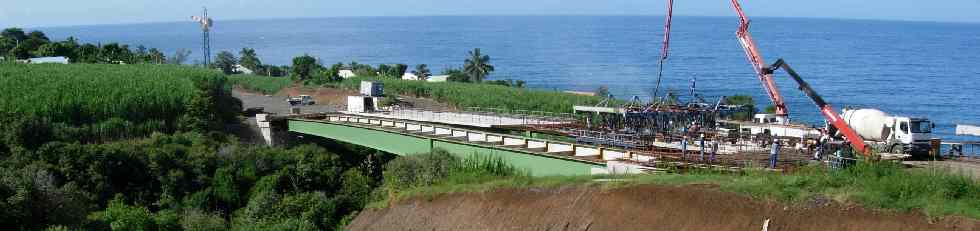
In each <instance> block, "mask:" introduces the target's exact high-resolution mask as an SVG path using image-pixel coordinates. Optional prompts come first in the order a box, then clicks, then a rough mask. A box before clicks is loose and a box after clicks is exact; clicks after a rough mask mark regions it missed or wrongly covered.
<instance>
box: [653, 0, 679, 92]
mask: <svg viewBox="0 0 980 231" xmlns="http://www.w3.org/2000/svg"><path fill="white" fill-rule="evenodd" d="M666 18H667V19H665V20H664V43H663V49H662V50H660V61H659V63H660V66H659V68H657V88H655V89H654V90H653V99H650V100H651V101H656V100H657V94H659V93H660V79H661V78H662V77H663V75H664V61H667V53H668V51H669V50H670V49H669V48H670V23H671V21H672V20H673V18H674V0H667V16H666Z"/></svg>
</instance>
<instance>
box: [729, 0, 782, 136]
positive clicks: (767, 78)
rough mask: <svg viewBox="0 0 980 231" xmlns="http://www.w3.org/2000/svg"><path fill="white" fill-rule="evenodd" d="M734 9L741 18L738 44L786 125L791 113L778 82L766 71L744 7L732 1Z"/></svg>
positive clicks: (736, 0)
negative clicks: (750, 31)
mask: <svg viewBox="0 0 980 231" xmlns="http://www.w3.org/2000/svg"><path fill="white" fill-rule="evenodd" d="M732 7H733V8H735V12H738V17H739V26H738V32H736V33H735V34H736V36H737V37H738V42H739V43H741V44H742V49H744V50H745V56H746V57H748V59H749V63H751V64H752V69H753V70H754V71H755V73H756V75H758V76H759V81H761V82H762V86H763V87H764V88H765V89H766V93H767V94H769V99H770V100H772V104H773V105H774V106H775V107H776V116H777V117H781V119H782V121H783V122H784V123H785V122H787V121H788V120H787V117H788V116H789V111H788V110H787V109H786V103H785V102H784V101H783V96H782V95H780V94H779V88H778V87H776V82H775V81H773V78H772V74H771V73H769V72H767V71H766V70H765V68H766V67H765V60H763V59H762V53H760V52H759V49H758V48H757V46H756V45H755V40H753V39H752V34H750V33H749V18H748V17H746V16H745V12H744V11H742V5H741V4H739V3H738V0H732Z"/></svg>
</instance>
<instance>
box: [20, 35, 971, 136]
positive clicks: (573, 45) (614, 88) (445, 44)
mask: <svg viewBox="0 0 980 231" xmlns="http://www.w3.org/2000/svg"><path fill="white" fill-rule="evenodd" d="M662 23H663V18H662V16H446V17H350V18H316V19H277V20H241V21H223V20H221V19H220V16H219V17H218V18H216V23H215V27H214V28H213V30H212V34H211V37H212V53H217V52H218V51H223V50H227V51H232V52H234V53H236V54H237V51H238V50H240V49H241V48H242V47H250V48H254V49H256V51H257V52H258V53H259V56H260V58H261V59H262V61H263V62H264V63H267V64H289V63H290V60H291V58H292V57H295V56H299V55H303V54H310V55H312V56H314V57H318V58H319V59H320V61H321V62H322V63H324V64H330V63H336V62H344V63H349V62H351V61H356V62H359V63H368V64H381V63H405V64H408V65H409V66H411V67H414V66H415V65H416V64H423V63H424V64H428V65H429V66H430V68H431V69H433V71H434V72H436V73H438V72H440V71H441V70H442V69H445V68H447V67H459V66H461V65H462V64H463V60H464V59H465V58H466V57H467V51H469V50H472V49H473V48H481V49H482V51H483V53H485V54H488V55H490V57H491V63H492V64H493V65H494V66H495V67H496V72H494V73H493V74H492V75H491V76H490V79H520V80H525V81H527V84H528V86H529V87H531V88H539V89H549V90H551V89H558V90H579V91H592V90H594V89H596V88H597V87H599V86H600V85H605V86H608V87H609V89H610V90H611V92H612V93H613V94H615V95H616V97H618V98H632V97H633V96H639V97H641V98H644V99H648V98H650V95H651V92H652V91H653V88H654V86H655V84H656V78H657V70H658V69H657V58H658V56H659V53H660V43H661V37H662V33H663V24H662ZM737 26H738V20H737V19H736V18H735V17H675V19H674V25H673V27H674V29H673V34H672V45H671V54H670V58H669V59H668V61H667V63H666V64H665V65H664V78H663V81H664V86H665V88H667V89H671V90H672V91H674V92H676V93H677V94H679V95H681V99H683V100H687V99H689V98H690V93H689V92H690V86H691V82H692V80H696V83H697V84H696V86H697V88H696V89H695V90H696V92H697V93H698V94H702V95H704V96H705V98H706V100H708V101H714V100H717V98H718V97H719V96H723V95H732V94H750V95H752V96H753V97H754V98H755V100H756V102H759V103H761V104H765V103H768V102H769V100H768V98H767V97H766V96H765V93H764V90H763V88H762V85H761V83H760V82H759V81H758V80H757V78H756V77H755V75H754V73H753V71H752V69H751V67H750V66H749V64H748V62H747V61H746V58H745V56H744V54H743V52H742V49H741V47H740V46H739V44H738V42H737V40H736V39H735V31H736V29H737ZM33 29H41V30H44V31H45V32H47V33H48V35H49V36H50V37H52V39H64V38H66V37H68V36H75V37H76V38H78V39H80V40H81V41H84V42H93V43H94V42H103V43H105V42H121V43H126V44H130V45H131V46H133V47H135V46H136V45H139V44H142V45H144V46H146V47H156V48H160V49H162V50H164V51H165V53H167V54H168V55H170V54H172V53H173V52H174V51H176V50H177V49H189V50H191V51H192V52H193V54H192V55H191V56H192V59H197V60H200V59H201V58H200V54H201V53H202V52H200V30H199V27H198V26H197V25H196V24H195V23H193V22H174V23H153V24H131V25H94V26H72V27H53V28H33ZM751 31H752V33H753V35H754V37H755V39H756V41H757V42H758V45H759V46H760V48H761V51H762V53H763V55H764V57H765V58H766V62H769V63H771V62H773V61H775V60H776V59H777V58H784V59H786V60H787V62H789V63H790V64H791V65H792V66H793V67H794V68H795V69H796V70H797V72H799V73H800V74H801V75H802V76H803V78H804V79H805V80H807V81H808V82H810V84H811V85H812V86H813V87H814V88H815V89H816V90H817V92H819V93H820V94H821V95H822V96H823V97H824V98H825V99H827V101H829V102H830V103H831V104H833V105H834V106H836V107H838V108H840V107H844V106H848V107H873V108H879V109H882V110H884V111H886V112H889V113H892V114H898V115H906V116H917V117H928V118H930V119H932V120H933V121H934V122H936V123H937V130H936V132H937V133H939V134H941V135H942V136H943V137H944V138H946V139H953V137H952V136H951V134H952V133H953V130H954V126H955V124H958V123H965V124H980V83H978V81H980V24H965V23H939V22H899V21H871V20H838V19H802V18H766V17H754V18H753V21H752V27H751ZM777 79H778V85H779V86H780V88H781V92H782V93H783V95H784V96H785V97H786V99H787V101H788V107H789V110H790V114H791V118H792V119H793V120H795V121H797V122H806V123H812V124H817V123H821V122H822V121H823V119H822V117H820V115H819V114H818V113H819V112H818V110H817V108H816V107H815V106H814V105H813V103H812V102H811V101H810V100H809V99H808V98H807V97H806V96H804V95H803V93H802V92H800V91H799V90H797V88H796V84H795V82H793V81H792V80H790V79H789V77H788V76H786V75H784V74H781V73H780V74H778V75H777Z"/></svg>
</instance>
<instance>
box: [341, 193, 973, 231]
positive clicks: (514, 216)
mask: <svg viewBox="0 0 980 231" xmlns="http://www.w3.org/2000/svg"><path fill="white" fill-rule="evenodd" d="M766 220H768V221H769V223H768V224H769V226H768V230H861V231H874V230H889V231H893V230H980V222H978V221H977V220H972V219H966V218H959V217H948V218H942V219H938V220H935V221H933V222H931V223H930V221H929V219H928V218H926V217H925V216H924V215H922V214H915V213H889V212H880V211H874V210H868V209H863V208H861V207H858V206H851V205H839V204H836V203H833V202H831V201H829V200H814V201H811V202H809V203H806V204H803V205H793V206H789V205H785V204H782V203H777V202H771V201H759V200H753V199H751V198H748V197H744V196H739V195H736V194H734V193H727V192H720V191H718V190H717V189H716V188H715V187H714V186H710V185H690V186H676V187H675V186H657V185H643V186H632V187H626V188H617V189H602V188H601V187H598V186H576V187H562V188H530V189H498V190H495V191H490V192H483V193H456V194H448V195H440V196H435V197H432V198H419V199H413V200H407V201H402V202H398V203H396V204H395V205H392V206H390V207H389V208H387V209H380V210H379V209H367V210H365V211H362V212H361V213H360V215H359V216H358V217H357V218H356V219H355V220H354V221H353V222H352V223H351V224H350V226H348V227H347V230H616V231H621V230H763V226H764V224H765V222H766Z"/></svg>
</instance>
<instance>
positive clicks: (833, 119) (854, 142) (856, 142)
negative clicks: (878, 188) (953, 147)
mask: <svg viewBox="0 0 980 231" xmlns="http://www.w3.org/2000/svg"><path fill="white" fill-rule="evenodd" d="M732 2H735V1H732ZM780 68H782V69H783V70H784V71H786V73H787V74H789V76H790V77H792V78H793V80H794V81H796V83H797V84H799V85H800V91H803V94H806V96H809V97H810V99H811V100H813V103H814V104H816V105H817V107H818V108H820V113H821V114H822V115H823V116H824V118H826V119H827V122H828V123H830V124H831V125H833V126H834V128H837V130H838V131H839V132H840V133H841V134H843V135H844V137H845V138H846V139H847V141H848V142H850V143H851V146H852V147H854V150H855V151H857V152H859V153H862V154H864V155H865V156H868V155H869V154H870V152H869V150H868V148H867V147H866V146H865V144H864V138H861V136H860V135H858V134H857V132H855V131H854V129H851V127H850V126H849V125H848V124H847V122H845V120H844V118H841V116H840V115H838V114H837V111H836V110H834V107H833V106H830V104H828V103H827V101H824V100H823V97H820V95H819V94H817V92H816V91H814V90H813V88H811V87H810V84H808V83H806V81H803V78H801V77H800V75H799V74H797V73H796V71H795V70H793V68H791V67H790V66H789V64H786V62H785V61H783V59H779V60H776V62H775V63H773V64H772V65H770V66H769V67H763V69H762V70H761V72H760V74H764V75H766V76H769V77H772V73H773V72H775V71H776V70H777V69H780ZM770 80H771V79H770Z"/></svg>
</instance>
